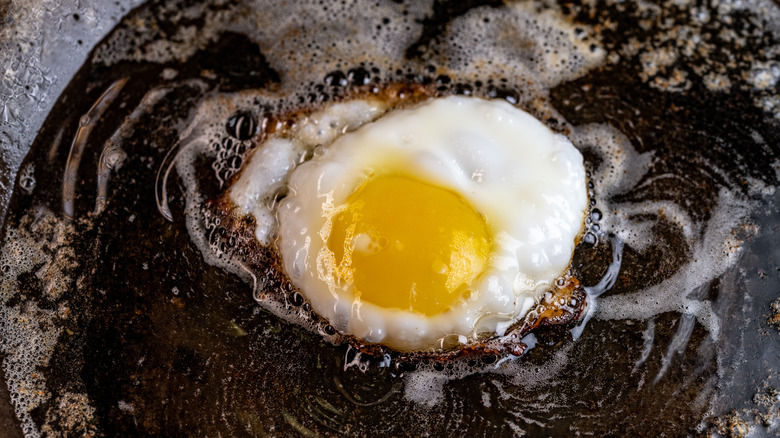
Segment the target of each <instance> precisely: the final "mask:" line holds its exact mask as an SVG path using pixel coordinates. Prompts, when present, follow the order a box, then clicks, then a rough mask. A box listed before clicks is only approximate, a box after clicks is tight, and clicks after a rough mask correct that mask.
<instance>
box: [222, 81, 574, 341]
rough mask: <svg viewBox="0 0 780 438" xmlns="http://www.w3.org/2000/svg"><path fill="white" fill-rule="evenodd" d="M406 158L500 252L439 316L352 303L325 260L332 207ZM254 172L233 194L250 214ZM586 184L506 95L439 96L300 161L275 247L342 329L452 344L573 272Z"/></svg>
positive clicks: (494, 329) (499, 326)
mask: <svg viewBox="0 0 780 438" xmlns="http://www.w3.org/2000/svg"><path fill="white" fill-rule="evenodd" d="M383 110H384V109H383ZM381 112H383V111H375V112H373V113H372V116H374V115H375V116H378V115H379V114H381ZM364 114H366V113H364ZM371 118H373V117H371ZM362 120H363V121H361V123H359V124H362V123H364V121H365V120H366V118H365V117H364V118H363V119H362ZM355 126H356V125H355ZM289 142H290V144H291V145H293V144H295V141H293V140H289ZM269 143H270V141H269ZM277 146H278V145H277ZM256 155H257V154H256ZM253 160H254V158H253ZM399 163H401V164H399ZM399 165H401V166H403V167H404V172H405V173H407V174H409V175H413V176H415V177H417V178H419V179H420V180H423V181H426V182H429V183H431V184H434V185H436V186H439V187H442V188H446V189H449V190H452V191H454V192H456V193H458V194H459V195H460V196H461V197H462V198H463V199H465V200H467V201H468V202H469V203H470V204H471V205H472V206H473V207H474V208H475V209H476V210H477V211H479V212H480V213H481V214H482V215H483V216H484V217H485V220H486V222H487V224H488V226H489V227H490V228H491V229H492V230H493V231H494V237H495V242H494V253H493V254H492V256H491V258H490V261H489V263H488V268H487V269H486V271H485V272H484V273H483V274H482V275H481V276H480V277H478V279H477V280H475V281H476V282H477V283H478V284H475V285H473V287H472V290H473V291H472V293H471V294H470V295H469V297H468V298H467V299H462V300H460V301H459V302H458V303H457V304H455V305H453V306H452V307H450V308H449V309H448V310H446V311H444V312H442V313H439V314H436V315H433V316H425V315H422V314H419V313H415V312H412V311H408V310H400V309H387V308H382V307H379V306H377V305H374V304H372V303H369V302H359V301H358V302H357V303H359V304H358V305H356V302H355V299H354V298H355V296H354V293H353V290H352V285H351V284H341V283H340V282H336V281H334V279H333V278H329V277H328V274H327V269H322V266H321V265H322V260H318V257H320V254H321V252H322V248H323V247H324V246H325V245H326V244H327V235H326V233H323V232H322V231H323V227H326V226H329V225H328V224H327V222H328V219H327V217H328V214H327V210H328V208H330V207H332V206H333V205H339V204H342V203H344V201H345V200H346V198H347V197H348V196H349V195H350V194H351V193H352V192H354V190H355V189H356V188H357V187H359V186H360V185H361V184H362V183H363V182H364V181H365V180H366V178H367V177H368V176H369V175H370V174H373V173H381V172H382V171H383V170H386V169H387V168H388V167H392V168H393V169H391V170H397V167H398V166H399ZM252 168H253V164H252V163H250V164H249V167H248V169H245V171H244V172H243V173H242V175H241V178H240V179H239V181H238V184H236V185H235V186H234V188H233V189H232V192H231V197H232V198H233V199H235V200H240V201H241V202H237V204H238V205H240V206H241V208H243V209H244V210H245V211H247V212H251V211H253V210H256V209H257V208H256V207H254V206H253V205H252V202H253V201H254V200H256V199H258V198H259V196H255V195H251V196H250V195H249V194H248V193H247V191H246V190H244V191H243V192H242V191H241V190H239V188H240V187H251V186H252V184H251V179H252V178H254V176H253V172H252ZM257 178H260V179H263V178H265V179H268V178H267V177H263V176H260V175H258V176H257ZM242 180H246V181H243V182H242ZM585 180H586V178H585V169H584V165H583V159H582V155H581V154H580V153H579V151H578V150H577V149H576V148H575V147H574V146H573V145H572V144H571V142H569V141H568V140H567V139H566V138H565V137H564V136H561V135H558V134H555V133H553V132H552V131H550V130H549V129H548V128H547V127H546V126H545V125H544V124H542V123H541V122H540V121H538V120H537V119H535V118H534V117H533V116H531V115H529V114H528V113H526V112H524V111H522V110H520V109H518V108H516V107H514V106H512V105H510V104H509V103H507V102H505V101H499V100H484V99H480V98H475V97H462V96H452V97H446V98H438V99H431V100H429V101H427V102H424V103H423V104H420V105H418V106H416V107H414V108H410V109H401V110H394V111H390V112H388V113H387V114H385V115H384V116H382V117H380V118H379V119H377V120H375V121H373V122H370V123H366V124H365V125H363V126H362V127H360V128H358V129H356V130H355V131H353V132H350V133H346V134H344V135H341V136H339V137H337V138H336V139H335V140H334V141H333V143H332V144H330V145H329V146H327V147H325V148H323V149H322V153H319V154H316V155H315V157H314V158H313V159H311V160H309V161H307V162H305V163H303V164H301V165H299V166H297V167H296V168H295V169H294V170H293V171H292V172H291V174H290V177H289V182H288V183H287V184H288V187H289V195H288V196H287V197H286V198H285V199H284V201H283V202H282V203H281V205H279V206H278V211H277V212H276V220H277V221H278V231H279V234H278V239H277V245H278V249H279V251H280V253H281V256H282V261H283V266H284V268H285V270H286V273H287V274H288V275H289V276H290V279H291V281H292V282H293V283H294V284H295V285H296V286H297V287H298V288H300V290H301V292H302V293H303V294H304V295H305V296H306V298H307V299H308V300H309V301H310V302H311V305H312V307H313V309H314V310H315V311H316V312H317V313H318V314H319V315H321V316H322V317H324V318H327V319H328V320H329V321H330V323H331V324H332V325H333V326H334V327H335V328H336V329H337V330H340V331H341V332H343V333H347V334H351V335H353V336H356V337H358V338H360V339H364V340H365V341H367V342H372V343H381V344H384V345H387V346H389V347H392V348H395V349H398V350H402V351H420V350H431V349H438V348H445V347H447V348H449V347H453V346H457V345H458V344H462V343H468V342H469V341H471V340H474V339H476V338H479V337H482V336H485V335H488V336H490V335H499V336H500V335H503V334H504V332H505V331H506V330H507V328H508V327H509V326H511V325H512V324H513V323H514V322H516V321H518V320H519V319H520V318H522V317H523V316H524V315H525V314H526V313H527V312H528V311H529V310H530V308H531V307H533V306H534V305H535V303H536V302H537V301H538V298H539V296H540V295H541V294H543V293H544V291H546V290H548V289H549V288H550V287H551V286H552V284H553V282H554V281H555V280H556V279H557V278H558V277H559V276H561V275H562V274H563V273H565V272H566V270H567V269H568V267H569V263H570V260H571V256H572V253H573V251H574V246H575V240H576V238H577V236H578V234H579V233H580V230H581V228H582V224H583V216H584V213H585V210H586V207H587V202H588V197H587V189H586V181H585ZM274 181H276V182H274V184H276V183H278V181H281V179H274ZM266 183H267V182H266ZM263 208H266V206H265V204H263ZM263 224H265V225H262V224H261V225H262V226H266V227H267V226H268V225H267V220H266V221H264V222H263ZM261 225H259V226H261ZM258 234H259V232H258ZM318 263H319V264H320V265H319V266H318Z"/></svg>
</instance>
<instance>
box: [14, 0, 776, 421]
mask: <svg viewBox="0 0 780 438" xmlns="http://www.w3.org/2000/svg"><path fill="white" fill-rule="evenodd" d="M2 8H3V7H2V6H0V17H2V15H3V9H2ZM323 9H327V12H324V13H323V12H322V11H323ZM307 10H311V11H314V12H311V13H310V14H309V13H306V11H307ZM292 11H294V13H293V12H292ZM275 17H284V20H282V19H278V20H277V19H275ZM291 17H292V18H291ZM355 17H367V18H364V19H363V20H365V22H363V21H360V20H358V19H357V18H355ZM507 17H510V18H511V17H521V18H522V19H518V20H517V21H512V20H510V19H509V18H507ZM528 17H531V18H530V20H531V21H530V22H529V21H523V20H526V19H529V18H528ZM534 17H537V18H534ZM550 17H552V18H550ZM778 17H780V6H778V5H777V4H775V3H771V2H765V3H761V4H751V5H742V4H737V3H734V4H732V3H719V2H707V1H701V2H691V3H690V4H689V3H686V2H676V1H669V2H666V3H661V4H657V5H653V4H645V3H638V2H611V1H593V2H583V3H580V2H575V3H570V2H565V1H560V2H549V3H544V2H543V3H539V4H520V5H515V4H504V3H502V2H494V1H483V2H480V1H468V2H445V1H441V2H440V1H436V2H434V3H432V4H421V3H414V4H411V5H410V4H404V3H403V2H376V3H373V2H356V3H355V4H346V3H339V2H337V3H334V4H326V5H319V4H313V5H311V6H306V5H298V4H296V5H290V4H286V3H280V2H269V4H263V2H256V3H253V2H248V1H247V2H243V1H230V2H222V1H214V2H206V3H195V2H187V1H185V2H166V1H160V2H155V1H152V2H149V3H146V4H144V5H142V6H140V7H138V8H137V9H135V10H133V11H131V12H129V13H128V14H127V16H126V17H125V18H123V19H122V21H121V22H120V23H119V24H118V25H117V27H116V28H115V29H114V30H113V31H111V32H110V33H109V34H108V36H107V37H106V38H105V39H104V40H103V41H101V42H100V43H98V44H97V46H96V48H95V49H94V50H93V51H92V52H91V54H90V55H89V57H88V60H87V62H86V64H84V66H83V67H82V68H81V69H80V70H79V71H78V72H77V73H76V74H75V76H74V77H73V78H72V80H71V82H70V84H69V85H68V86H67V87H66V88H65V90H64V91H63V93H62V94H61V96H60V97H59V100H57V102H56V104H54V106H53V108H51V110H50V112H49V113H48V116H47V118H46V121H45V123H44V124H43V127H42V128H41V130H40V132H39V133H38V135H37V137H36V138H35V141H34V142H33V143H32V145H31V147H30V149H29V154H27V156H26V158H24V160H23V162H20V163H16V166H17V168H18V169H19V173H18V176H17V178H16V183H15V189H14V191H13V195H12V197H11V200H10V204H9V207H8V215H7V217H6V219H5V222H4V230H3V233H4V239H5V240H4V246H3V249H2V259H1V260H0V263H2V277H0V336H1V338H0V339H2V341H1V342H0V357H1V358H2V359H3V370H4V373H3V376H4V379H3V380H4V383H5V384H4V385H2V386H3V388H0V413H3V412H5V415H4V416H0V420H2V421H6V422H12V423H13V427H12V428H10V429H7V430H13V432H8V434H9V436H15V435H14V434H18V433H17V432H15V431H22V430H23V431H24V434H25V435H28V436H37V435H40V434H43V435H66V436H70V435H87V436H92V435H105V436H152V435H153V436H295V435H296V434H298V435H303V436H336V435H339V436H340V435H349V436H376V435H387V436H423V435H435V436H443V435H452V434H469V435H475V436H512V435H523V434H527V435H530V436H571V435H596V436H688V435H708V434H714V435H716V436H717V435H721V436H744V435H745V434H747V433H752V434H753V435H751V436H776V435H777V434H778V433H780V420H778V415H780V413H779V412H778V409H780V389H778V388H780V380H779V377H780V376H778V372H779V371H780V370H778V363H780V342H779V341H780V315H778V312H780V301H778V300H780V292H779V291H780V250H779V249H778V246H777V244H776V242H778V241H780V240H779V239H780V235H778V224H780V212H779V211H778V205H779V204H778V202H780V198H779V197H778V196H780V195H779V194H777V193H776V191H775V187H776V186H777V184H778V175H780V93H778V91H777V90H778V88H777V87H778V84H780V83H779V82H778V78H780V61H779V60H780V42H778V36H779V35H778V28H777V26H778V25H777V23H780V19H779V18H778ZM80 19H85V18H80ZM534 20H536V21H534ZM366 23H369V24H370V26H367V25H366ZM479 23H481V24H479ZM529 23H531V24H533V23H536V24H534V25H538V26H539V29H536V30H534V29H530V30H529V28H526V27H523V26H530V24H529ZM540 23H541V24H540ZM477 24H479V26H478V25H477ZM545 26H546V27H545ZM495 29H497V31H494V30H495ZM545 29H547V31H545ZM549 29H564V30H567V31H570V34H566V35H567V36H565V38H564V37H561V38H564V39H567V38H570V37H569V36H568V35H581V38H582V41H584V42H583V43H582V47H584V48H585V49H584V50H586V51H587V52H588V53H591V55H592V56H594V58H593V59H591V58H587V56H591V55H587V56H586V57H585V58H583V59H584V60H583V59H579V58H576V57H573V58H572V57H570V58H566V57H565V56H564V53H561V57H563V58H566V59H567V60H568V61H569V62H578V63H579V64H578V65H577V66H575V67H570V66H566V65H564V67H561V66H560V65H561V64H559V63H558V64H556V66H557V67H555V66H547V67H545V66H546V64H545V63H546V62H548V61H549V60H550V59H553V58H554V57H552V58H551V56H552V55H550V54H549V53H550V51H553V52H554V51H555V50H562V49H561V47H564V48H565V47H567V46H566V44H563V43H560V42H556V40H555V38H552V37H550V34H549ZM545 32H547V33H545ZM773 32H774V33H773ZM376 35H379V36H376ZM372 38H374V39H373V40H372ZM312 41H315V42H319V44H316V43H314V44H313V43H312ZM372 41H374V42H372ZM567 41H568V40H567ZM331 42H333V43H334V44H333V45H331V44H330V43H331ZM543 43H547V44H548V46H545V45H544V44H543ZM559 43H560V44H559ZM296 44H299V45H297V46H296ZM340 44H343V45H340ZM556 44H558V45H557V46H556ZM366 47H368V49H366ZM385 47H392V49H387V50H385ZM472 47H477V48H480V49H483V48H484V50H483V51H481V52H480V51H474V50H470V49H469V48H472ZM293 49H295V50H293ZM575 52H576V51H573V52H572V53H575ZM371 54H374V55H376V56H375V57H373V58H372V57H370V56H369V55H371ZM282 56H284V58H285V59H284V60H282V59H281V57H282ZM596 58H598V59H596ZM303 59H306V60H308V61H307V63H303V61H302V60H303ZM555 59H557V58H555ZM488 60H493V61H495V62H491V63H488ZM572 60H573V61H572ZM481 62H484V64H480V63H481ZM556 62H557V61H556ZM501 63H504V64H505V65H498V64H501ZM511 63H516V64H517V65H518V66H519V67H517V68H515V67H514V66H513V65H512V64H511ZM291 65H292V66H297V67H290V66H291ZM477 65H481V67H479V68H477V67H476V66H477ZM556 69H557V70H556ZM553 70H556V71H563V72H564V73H555V72H552V71H553ZM518 71H524V72H527V74H528V76H521V75H519V74H518ZM566 72H569V73H566ZM364 79H365V81H366V82H367V83H368V82H370V81H375V82H371V83H372V84H377V86H382V85H383V84H387V83H391V82H392V83H397V82H401V83H406V84H415V83H417V84H422V85H426V86H431V87H435V88H436V89H437V90H438V91H437V92H439V93H441V94H451V93H461V94H467V93H471V94H475V95H481V96H485V97H501V98H506V99H507V100H510V101H512V102H513V103H515V102H516V103H517V105H518V106H520V107H522V108H524V109H526V110H528V111H530V112H532V113H534V114H535V115H536V116H538V117H539V118H540V119H541V120H543V121H544V122H545V123H547V124H548V125H549V126H550V127H551V128H552V129H555V130H558V131H559V132H563V133H566V134H568V135H570V136H571V138H572V139H573V141H574V142H575V144H576V145H577V147H579V148H580V149H581V150H582V152H583V155H584V156H585V158H586V162H587V163H588V166H589V169H590V170H591V171H592V174H593V181H594V188H593V197H594V199H595V202H596V205H595V208H597V209H598V210H599V212H600V215H599V216H601V218H596V219H600V220H596V221H594V223H596V227H594V226H593V223H592V224H590V228H589V230H590V232H591V236H590V237H589V238H588V239H585V240H584V241H583V243H581V244H580V246H579V247H578V249H577V251H576V252H575V256H574V261H573V267H574V268H575V270H576V271H577V274H578V276H579V277H580V278H581V280H582V283H583V284H584V285H585V286H587V287H588V290H589V291H590V292H591V294H592V295H593V296H592V299H591V300H590V301H589V306H590V308H591V309H592V310H593V311H592V312H591V313H589V314H587V316H586V319H587V321H586V322H584V323H582V324H581V325H580V326H579V327H571V326H567V327H564V328H557V329H548V330H542V331H539V332H537V333H536V335H535V337H534V345H533V348H531V349H530V350H529V351H528V352H527V353H526V354H525V355H524V356H522V357H521V358H519V359H511V360H505V361H503V360H502V359H506V358H500V357H499V358H495V357H491V358H487V359H484V360H481V361H480V360H475V361H472V362H466V361H462V362H457V363H453V364H448V365H449V366H448V365H445V366H443V367H439V366H438V365H437V366H436V367H434V366H433V364H421V365H413V364H408V363H403V362H394V363H393V364H392V365H391V366H389V367H385V366H381V363H382V362H381V361H379V360H375V359H372V358H368V357H361V356H360V355H358V354H356V352H355V351H354V350H352V349H351V348H350V347H348V346H345V345H342V346H333V345H331V344H330V343H327V342H324V341H323V339H322V337H321V336H320V335H318V334H315V333H312V332H310V331H308V330H306V329H304V328H301V327H299V326H298V325H296V324H293V323H290V322H288V321H285V320H284V319H281V318H279V317H277V316H274V315H272V314H271V313H269V312H268V311H266V310H264V309H263V308H262V307H260V306H259V305H258V304H257V303H256V302H255V300H254V298H253V294H252V285H251V284H249V283H248V282H247V281H245V279H242V278H240V277H239V276H236V275H234V274H231V273H229V272H227V271H226V270H224V269H222V267H220V266H219V265H218V263H217V264H209V263H207V262H206V260H205V259H204V255H203V253H202V252H201V251H200V249H198V247H196V245H195V244H193V239H192V236H191V234H192V231H191V229H188V227H187V224H186V223H185V218H186V217H188V216H187V215H188V212H187V211H186V205H185V199H186V196H185V195H186V193H185V188H184V187H183V186H182V184H181V180H180V179H179V178H177V177H176V176H174V177H171V179H170V181H169V186H168V192H167V193H166V194H165V195H166V199H168V201H169V202H170V207H171V213H172V216H173V218H174V220H173V221H168V220H166V218H165V217H163V215H162V214H160V212H159V211H158V208H157V202H156V199H155V196H156V195H159V193H158V191H156V185H157V183H158V181H157V174H158V170H159V169H160V168H161V166H163V165H164V163H165V157H166V155H167V154H168V153H169V151H171V149H172V148H174V147H176V146H175V145H176V144H177V140H178V138H179V136H180V134H181V133H182V132H183V131H184V130H185V129H186V128H187V126H188V125H189V124H190V123H191V122H192V120H193V116H194V114H195V112H196V109H198V108H202V106H201V105H202V103H203V102H204V101H206V100H208V99H224V101H225V102H227V103H231V102H235V100H233V99H234V97H233V96H235V94H236V93H254V92H258V91H257V90H260V92H265V93H278V95H279V96H281V97H280V98H279V101H280V102H282V103H284V104H285V105H289V102H293V103H295V102H297V103H295V105H299V106H300V108H306V107H307V106H312V105H319V104H321V103H322V101H323V100H324V101H326V103H327V101H329V100H337V99H340V98H342V97H343V95H344V94H346V93H348V91H349V90H351V89H354V88H357V87H358V86H360V85H362V81H363V80H364ZM341 80H343V81H344V85H343V86H338V85H337V84H335V85H334V81H335V82H336V83H338V82H339V81H341ZM318 87H319V88H318ZM161 90H162V91H161ZM323 90H324V91H323ZM345 90H346V91H345ZM250 106H251V105H250ZM293 106H294V105H293ZM241 110H247V111H249V112H250V113H251V114H253V116H252V117H257V115H259V114H264V112H271V113H273V112H274V111H279V110H278V108H273V107H265V106H264V107H262V108H259V107H256V106H254V107H251V108H237V109H236V112H232V111H230V112H229V114H230V115H233V114H242V113H241ZM228 121H229V117H223V116H222V115H221V114H215V116H214V120H211V121H209V123H211V122H213V123H217V124H220V125H224V126H228V127H227V128H226V129H225V133H224V138H225V139H227V138H230V137H231V136H232V137H233V138H234V139H239V140H243V139H240V138H239V137H242V135H241V134H240V133H239V134H236V133H235V132H231V128H230V127H229V125H230V124H229V122H228ZM233 131H235V130H233ZM117 133H118V134H117ZM86 134H88V137H86V138H85V137H84V136H85V135H86ZM79 136H82V139H84V140H85V141H83V142H82V141H80V140H79ZM115 139H117V140H115ZM610 145H617V146H610ZM79 151H81V153H79ZM74 154H75V156H77V157H76V158H74ZM107 157H108V158H110V160H109V161H110V162H111V163H117V165H116V166H115V168H114V169H109V170H108V171H104V172H103V173H102V175H104V176H105V175H108V184H107V193H106V199H105V204H103V203H102V202H101V199H100V198H99V193H98V189H96V187H99V184H100V178H102V177H101V176H98V175H101V172H100V169H101V163H105V162H107V161H105V160H101V158H102V159H107ZM74 160H75V161H74ZM111 160H113V161H111ZM74 163H78V165H77V166H75V168H74V166H73V164H74ZM216 168H217V167H214V166H213V163H212V162H211V161H209V158H208V157H204V158H202V161H201V162H199V163H198V169H199V172H200V177H199V178H200V179H201V180H202V181H204V182H203V183H202V186H201V190H202V191H203V192H204V194H206V196H207V197H216V196H218V195H219V193H220V191H221V190H222V188H221V187H219V185H218V184H217V183H216V182H215V179H214V178H213V177H214V172H213V169H216ZM219 169H222V168H221V167H220V168H219ZM623 172H624V173H623ZM615 174H620V175H625V176H620V175H618V176H615ZM69 175H70V176H73V178H72V179H69ZM174 175H175V173H174ZM221 176H225V175H221ZM63 181H65V182H63ZM209 181H210V182H209ZM71 183H72V184H71ZM69 187H70V188H69ZM69 193H72V195H69ZM69 200H70V201H69ZM610 269H612V270H613V272H612V274H616V275H614V276H613V277H614V278H612V281H605V280H603V279H604V278H605V276H606V277H609V275H610V274H609V272H610ZM605 282H606V283H609V287H602V286H604V284H605ZM597 294H600V296H596V295H597ZM773 303H774V304H773ZM773 306H774V307H773ZM575 338H576V339H575ZM529 342H530V341H529ZM439 368H443V369H439ZM6 388H7V393H6ZM9 402H10V403H9ZM9 412H14V415H12V416H11V415H9ZM2 427H3V423H0V428H2Z"/></svg>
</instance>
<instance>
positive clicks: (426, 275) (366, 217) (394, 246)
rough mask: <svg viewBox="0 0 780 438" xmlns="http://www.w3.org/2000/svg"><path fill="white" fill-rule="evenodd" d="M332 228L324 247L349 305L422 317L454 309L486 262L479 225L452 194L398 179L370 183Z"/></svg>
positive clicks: (487, 237)
mask: <svg viewBox="0 0 780 438" xmlns="http://www.w3.org/2000/svg"><path fill="white" fill-rule="evenodd" d="M342 208H343V209H342V210H341V211H340V212H339V213H337V214H336V215H335V216H334V218H333V222H332V228H331V232H330V235H329V236H328V241H327V246H328V249H330V250H331V251H332V252H333V255H334V257H335V262H336V264H337V267H336V273H337V275H338V276H339V277H340V279H341V280H345V281H347V282H350V281H351V282H352V284H353V285H354V289H355V296H356V298H357V297H359V299H360V300H361V301H364V302H370V303H373V304H375V305H377V306H381V307H385V308H397V309H402V310H410V311H413V312H417V313H420V314H423V315H426V316H431V315H435V314H437V313H440V312H443V311H445V310H447V309H448V308H449V307H450V306H452V305H453V304H454V303H456V302H457V301H458V300H459V299H460V298H461V297H463V295H464V293H465V292H466V290H467V289H468V287H469V286H470V285H471V283H472V281H474V279H475V278H477V276H479V275H480V274H481V273H482V272H483V270H484V269H485V266H486V264H487V262H488V258H489V256H490V251H491V247H492V236H491V233H490V231H489V230H488V227H487V224H486V223H485V219H484V218H483V217H482V215H480V214H479V213H478V212H477V211H476V210H474V208H473V207H472V206H471V205H469V204H468V203H467V202H466V201H465V200H464V199H463V198H461V197H460V196H459V195H457V194H456V193H454V192H452V191H449V190H446V189H443V188H440V187H436V186H434V185H431V184H428V183H425V182H421V181H418V180H416V179H413V178H409V177H407V176H403V175H393V174H391V175H383V176H378V177H374V178H372V179H369V180H368V181H367V182H366V183H364V184H363V185H362V186H360V187H359V188H358V189H357V190H356V191H355V192H354V193H352V194H351V195H350V196H349V197H348V198H347V201H346V203H345V205H344V206H342Z"/></svg>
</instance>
